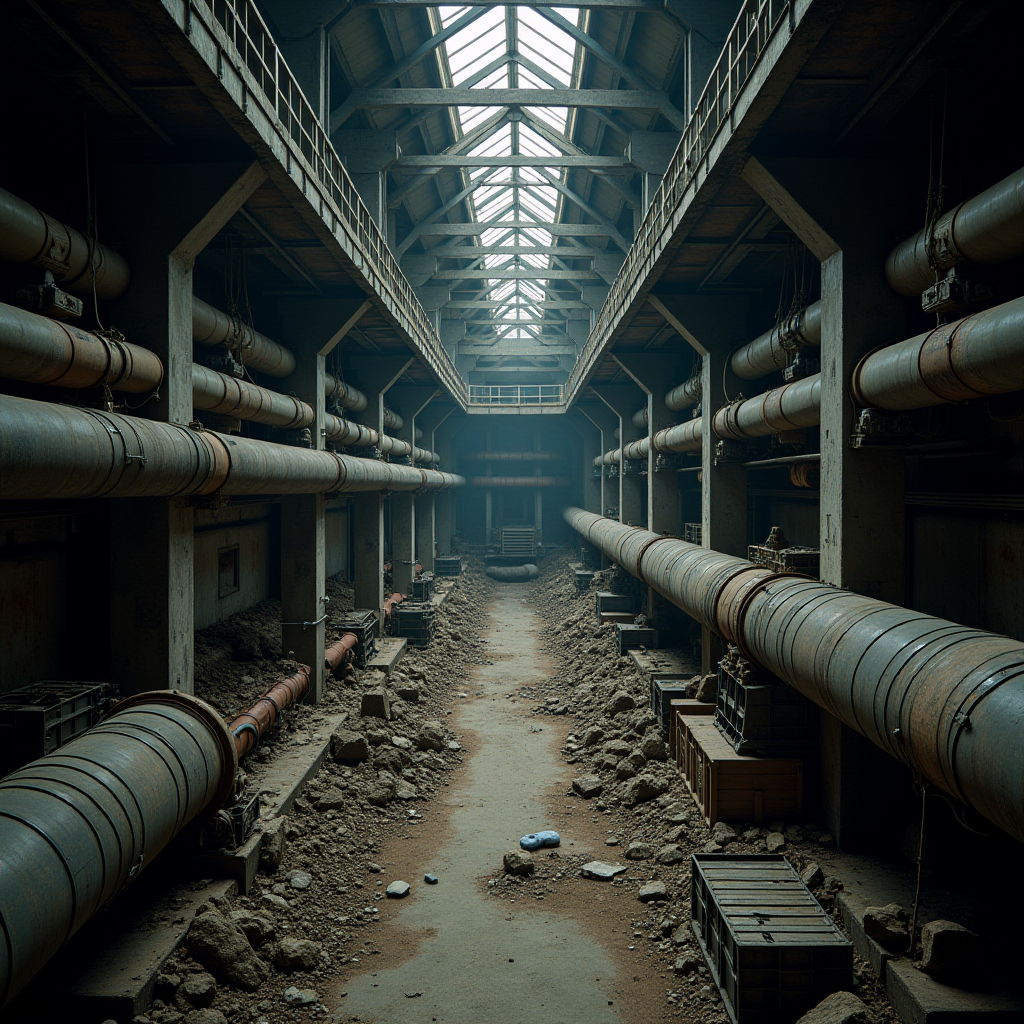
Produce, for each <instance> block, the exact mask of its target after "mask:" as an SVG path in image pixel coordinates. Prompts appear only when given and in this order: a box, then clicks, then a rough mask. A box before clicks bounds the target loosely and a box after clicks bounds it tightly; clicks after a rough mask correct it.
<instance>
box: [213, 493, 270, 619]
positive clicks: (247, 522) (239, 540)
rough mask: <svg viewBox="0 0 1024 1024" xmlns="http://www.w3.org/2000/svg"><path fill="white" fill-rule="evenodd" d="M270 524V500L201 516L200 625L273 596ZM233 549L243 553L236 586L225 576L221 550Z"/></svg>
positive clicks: (238, 562) (238, 556) (225, 552)
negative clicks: (224, 577) (271, 591)
mask: <svg viewBox="0 0 1024 1024" xmlns="http://www.w3.org/2000/svg"><path fill="white" fill-rule="evenodd" d="M214 516H217V518H214ZM200 517H201V518H200ZM270 529H271V523H270V519H269V507H268V506H266V505H253V506H250V507H248V508H244V509H230V510H224V511H223V512H221V513H219V514H217V513H209V512H204V513H200V514H199V515H197V518H196V532H195V628H196V629H202V628H203V627H204V626H209V625H210V624H211V623H213V622H218V621H219V620H220V619H226V618H227V617H228V616H229V615H234V614H235V612H240V611H244V610H245V609H246V608H251V607H252V606H253V605H254V604H258V603H259V602H260V601H263V600H265V599H266V598H267V597H269V596H270V578H271V573H270V558H271V552H270V547H271V545H270ZM233 548H237V552H238V553H237V565H238V576H237V588H236V589H235V588H232V586H230V581H229V580H227V579H222V573H221V570H222V568H223V567H222V565H221V555H222V554H223V555H225V556H226V557H227V558H230V557H231V556H230V551H231V549H233ZM229 591H230V592H229Z"/></svg>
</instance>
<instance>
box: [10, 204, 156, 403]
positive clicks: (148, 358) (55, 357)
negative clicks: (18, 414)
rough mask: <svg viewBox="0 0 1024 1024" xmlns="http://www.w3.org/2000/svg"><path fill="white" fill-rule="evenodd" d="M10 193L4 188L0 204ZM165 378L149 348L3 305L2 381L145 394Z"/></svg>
mask: <svg viewBox="0 0 1024 1024" xmlns="http://www.w3.org/2000/svg"><path fill="white" fill-rule="evenodd" d="M6 194H7V193H4V192H3V190H0V200H2V198H3V196H4V195H6ZM163 376H164V368H163V364H162V363H161V362H160V359H159V358H158V357H157V356H156V355H154V354H153V353H152V352H150V351H149V350H148V349H144V348H140V347H139V346H138V345H131V344H129V343H128V342H125V341H115V340H113V339H110V338H104V337H102V336H101V335H99V334H92V333H90V332H89V331H82V330H79V329H78V328H77V327H72V326H70V325H69V324H65V323H62V322H61V321H59V320H51V319H50V318H49V317H45V316H39V314H38V313H29V312H28V311H27V310H24V309H18V308H17V307H16V306H8V305H6V304H4V303H0V377H9V378H10V379H12V380H23V381H27V382H28V383H30V384H54V385H58V386H60V387H66V388H91V387H96V386H97V385H101V384H102V385H105V386H106V387H109V388H111V389H112V390H117V391H128V392H131V393H133V394H141V393H142V392H146V391H153V390H155V389H156V388H158V387H159V386H160V382H161V380H163Z"/></svg>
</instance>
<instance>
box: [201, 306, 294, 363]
mask: <svg viewBox="0 0 1024 1024" xmlns="http://www.w3.org/2000/svg"><path fill="white" fill-rule="evenodd" d="M192 340H193V341H194V342H196V344H198V345H208V346H211V347H220V348H227V349H231V350H233V351H237V352H238V354H239V357H240V361H241V362H242V363H243V364H244V365H245V366H248V367H249V368H250V369H253V370H259V371H260V372H261V373H266V374H268V375H269V376H271V377H290V376H291V375H292V374H293V373H294V372H295V365H296V364H295V355H294V353H293V352H291V351H290V350H289V349H286V348H285V347H284V345H279V344H278V343H277V342H276V341H273V340H272V339H271V338H268V337H267V336H266V335H265V334H260V332H259V331H254V330H253V329H252V328H251V327H250V326H249V325H248V324H245V323H242V321H241V320H239V319H238V318H237V317H234V316H230V315H229V314H227V313H224V312H222V311H221V310H219V309H215V308H214V307H213V306H211V305H210V304H209V303H208V302H203V300H202V299H200V298H199V297H198V296H195V295H193V296H192Z"/></svg>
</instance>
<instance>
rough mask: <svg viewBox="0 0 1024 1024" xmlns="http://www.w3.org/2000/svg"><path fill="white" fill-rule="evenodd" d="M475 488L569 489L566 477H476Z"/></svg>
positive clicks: (471, 481) (473, 481)
mask: <svg viewBox="0 0 1024 1024" xmlns="http://www.w3.org/2000/svg"><path fill="white" fill-rule="evenodd" d="M470 483H471V484H472V485H473V486H474V487H568V486H569V480H568V478H567V477H564V476H474V477H472V478H471V479H470Z"/></svg>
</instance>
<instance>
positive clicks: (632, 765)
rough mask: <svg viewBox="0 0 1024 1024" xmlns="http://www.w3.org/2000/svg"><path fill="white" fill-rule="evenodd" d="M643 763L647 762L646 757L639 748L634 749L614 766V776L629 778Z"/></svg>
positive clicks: (640, 768)
mask: <svg viewBox="0 0 1024 1024" xmlns="http://www.w3.org/2000/svg"><path fill="white" fill-rule="evenodd" d="M645 764H647V758H645V757H644V755H643V754H641V753H640V751H639V750H634V751H633V752H632V753H631V754H630V755H629V756H628V757H624V758H623V759H622V760H621V761H620V762H619V763H618V764H617V765H616V766H615V778H617V779H631V778H633V776H634V775H636V774H637V772H639V771H641V770H642V769H643V766H644V765H645Z"/></svg>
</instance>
